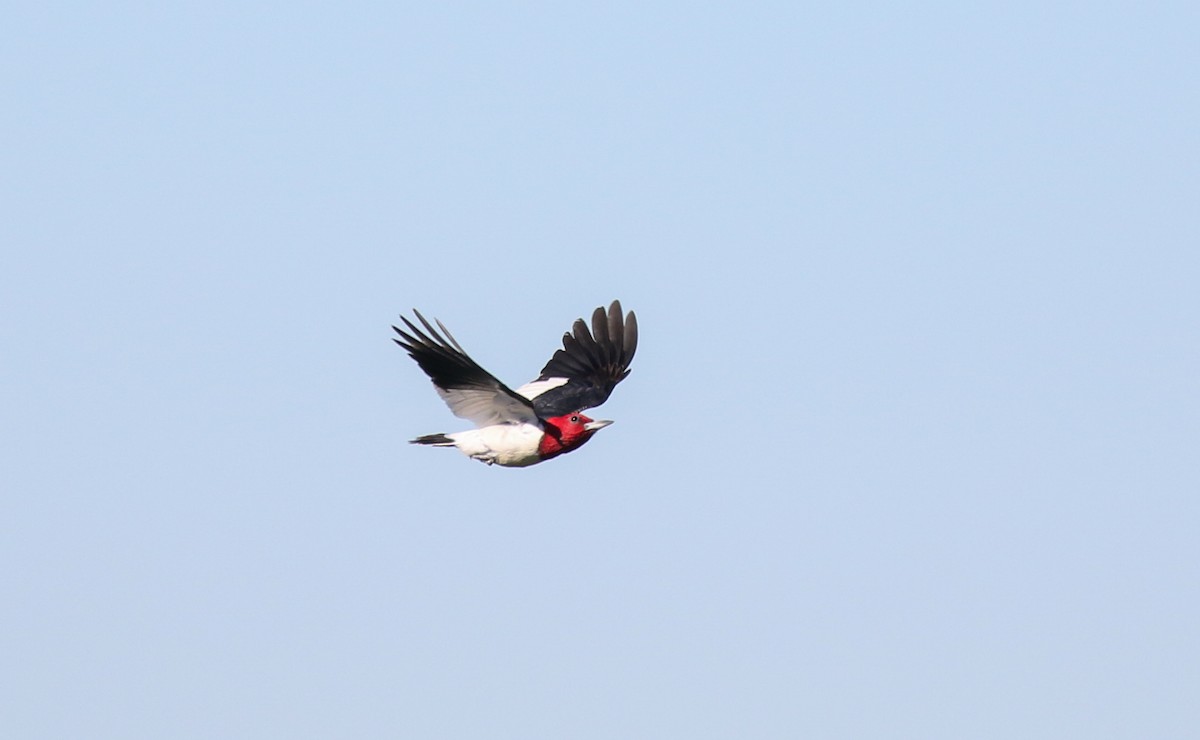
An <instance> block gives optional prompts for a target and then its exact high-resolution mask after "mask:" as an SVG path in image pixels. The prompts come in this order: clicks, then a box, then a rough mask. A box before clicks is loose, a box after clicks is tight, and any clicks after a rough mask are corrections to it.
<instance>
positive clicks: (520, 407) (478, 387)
mask: <svg viewBox="0 0 1200 740" xmlns="http://www.w3.org/2000/svg"><path fill="white" fill-rule="evenodd" d="M413 313H415V314H416V315H417V319H418V320H419V321H420V322H421V325H422V326H424V327H425V331H421V329H419V328H418V327H416V326H414V325H413V323H412V322H411V321H409V320H408V319H407V318H405V317H403V316H401V317H400V320H401V321H403V322H404V324H405V326H407V327H408V331H404V330H403V329H401V328H400V327H398V326H393V327H392V328H393V329H395V330H396V333H397V334H399V335H400V339H392V341H393V342H395V343H396V344H398V345H400V346H401V347H403V348H404V349H406V350H408V354H409V355H411V356H412V358H413V359H414V360H416V361H417V364H418V365H420V366H421V369H422V370H424V371H425V374H426V375H428V376H429V379H430V380H432V381H433V385H434V387H435V388H437V392H438V395H439V396H441V397H442V400H443V401H445V402H446V405H447V406H449V407H450V410H451V411H452V412H454V415H455V416H458V417H461V418H463V419H469V420H471V421H473V422H475V425H476V426H479V427H486V426H491V425H493V424H504V423H509V424H535V425H536V424H540V423H541V422H540V420H539V419H538V417H537V412H535V411H534V409H533V404H532V403H531V402H530V401H529V399H527V398H525V397H523V396H518V395H517V394H516V393H514V392H513V391H512V390H511V389H510V388H509V387H508V386H506V385H504V384H503V383H501V382H500V381H499V380H497V379H496V377H495V376H494V375H492V374H491V373H489V372H488V371H487V370H484V369H483V368H482V367H480V366H479V365H478V364H476V362H475V361H474V360H472V359H471V358H470V357H468V356H467V353H466V352H465V351H463V348H462V347H461V346H459V344H458V342H457V341H456V340H455V339H454V337H453V336H452V335H451V334H450V332H449V331H448V330H447V329H446V327H445V326H442V322H440V321H438V322H437V325H438V328H440V329H441V330H442V332H443V333H444V334H445V335H446V338H443V337H442V335H441V334H439V333H438V331H437V329H434V328H433V327H432V326H430V324H429V322H428V321H426V320H425V317H424V316H422V315H421V312H420V311H417V310H416V309H413ZM447 339H448V340H449V341H447Z"/></svg>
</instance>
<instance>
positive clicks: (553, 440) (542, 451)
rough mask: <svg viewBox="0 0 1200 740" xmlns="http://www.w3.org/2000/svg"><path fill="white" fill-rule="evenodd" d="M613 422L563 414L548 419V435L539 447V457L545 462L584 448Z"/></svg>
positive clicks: (545, 435) (544, 436)
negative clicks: (587, 442) (598, 432)
mask: <svg viewBox="0 0 1200 740" xmlns="http://www.w3.org/2000/svg"><path fill="white" fill-rule="evenodd" d="M609 424H612V422H611V421H605V420H603V419H601V420H600V421H596V420H595V419H589V418H588V417H586V416H584V415H583V414H580V413H575V414H563V415H562V416H555V417H552V418H550V419H546V433H545V434H544V435H543V436H542V441H541V444H539V445H538V455H539V456H541V458H542V459H543V460H545V459H548V458H551V457H555V456H556V455H561V454H562V453H564V452H570V451H571V450H573V449H575V448H577V447H582V446H583V443H584V442H586V441H588V440H589V439H591V438H592V435H593V434H595V433H596V432H597V431H599V430H601V429H603V428H604V427H606V426H608V425H609Z"/></svg>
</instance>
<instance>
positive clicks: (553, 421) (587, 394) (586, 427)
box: [392, 301, 638, 468]
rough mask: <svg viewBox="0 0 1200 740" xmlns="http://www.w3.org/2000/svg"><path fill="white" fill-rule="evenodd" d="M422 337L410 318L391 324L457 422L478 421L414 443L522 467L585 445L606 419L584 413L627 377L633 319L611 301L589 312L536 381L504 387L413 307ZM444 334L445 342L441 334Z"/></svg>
mask: <svg viewBox="0 0 1200 740" xmlns="http://www.w3.org/2000/svg"><path fill="white" fill-rule="evenodd" d="M413 313H415V314H416V315H417V320H418V321H420V322H421V325H422V326H423V327H424V328H425V330H424V331H422V330H421V329H420V328H418V327H417V326H415V325H414V324H413V323H412V322H411V321H409V320H408V319H407V318H405V317H403V316H401V317H400V320H401V321H403V322H404V325H405V326H406V327H408V331H405V330H403V329H401V328H399V327H396V326H393V327H392V328H393V329H395V330H396V333H397V334H399V335H400V338H399V339H393V340H392V341H394V342H395V343H396V344H398V345H400V346H401V347H403V348H404V349H406V350H408V354H409V355H411V356H412V358H413V359H414V360H416V361H417V364H418V365H420V366H421V369H422V370H424V371H425V374H426V375H428V376H429V379H430V380H432V381H433V385H434V387H435V388H437V392H438V395H439V396H441V397H442V400H443V401H445V402H446V405H447V406H449V407H450V410H451V411H452V412H454V415H455V416H458V417H461V418H463V419H467V420H469V421H472V422H475V426H476V428H475V429H470V430H467V431H465V432H455V433H453V434H427V435H425V436H423V437H417V438H416V439H414V440H412V443H413V444H420V445H433V446H434V447H457V448H458V449H459V450H460V451H462V453H463V454H464V455H467V456H469V457H472V458H474V459H476V460H479V461H480V462H484V463H487V464H488V465H492V464H496V465H504V466H506V467H513V468H523V467H526V466H528V465H536V464H537V463H540V462H542V461H543V460H549V459H550V458H552V457H557V456H559V455H562V454H564V453H567V452H570V451H572V450H574V449H577V448H579V447H582V446H583V444H584V443H585V442H587V441H588V440H589V439H591V438H592V435H594V434H595V433H596V432H597V431H598V430H600V429H603V428H604V427H606V426H608V425H609V424H612V422H611V421H604V420H600V421H597V420H595V419H591V418H588V417H587V416H584V415H583V410H584V409H590V408H592V407H593V406H599V405H600V404H602V403H604V402H605V401H606V400H608V397H609V395H610V394H611V393H612V390H613V388H615V387H616V385H617V383H620V382H621V381H622V380H624V379H625V377H626V376H627V375H629V363H630V362H631V361H632V360H633V353H634V351H635V350H637V338H638V330H637V316H635V315H634V313H633V311H630V312H629V314H628V316H625V315H622V313H621V303H620V302H619V301H613V302H612V305H611V306H609V307H608V313H607V314H605V313H604V307H603V306H601V307H600V308H597V309H596V310H595V312H593V313H592V330H591V331H590V332H589V331H588V327H587V324H585V323H583V319H578V320H576V321H575V325H574V326H573V327H572V332H573V334H572V332H567V333H566V334H564V335H563V340H562V341H563V348H562V349H560V350H557V351H556V352H555V353H554V356H553V357H551V358H550V361H549V362H547V363H546V366H545V367H544V368H542V372H541V374H540V375H538V377H537V379H536V380H533V381H531V382H529V383H526V384H525V385H523V386H521V387H520V388H518V389H517V390H516V391H513V390H511V389H509V387H508V386H506V385H504V384H503V383H501V382H500V381H499V380H497V379H496V378H495V376H493V375H492V374H491V373H489V372H488V371H487V370H484V369H483V368H482V367H480V366H479V365H478V364H476V363H475V361H474V360H472V359H471V358H470V357H468V356H467V353H466V352H465V351H464V350H463V348H462V346H460V345H459V343H458V342H457V341H456V340H455V339H454V337H453V336H452V335H451V334H450V332H449V331H448V330H447V329H446V327H445V326H443V325H442V322H440V321H436V319H435V322H436V323H437V325H438V328H439V329H441V330H442V331H441V334H439V333H438V330H437V329H435V328H433V327H432V326H431V325H430V324H429V322H428V321H426V320H425V317H424V316H422V315H421V312H420V311H417V310H416V309H413ZM442 334H444V335H445V337H443V336H442Z"/></svg>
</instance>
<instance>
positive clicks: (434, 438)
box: [408, 434, 454, 447]
mask: <svg viewBox="0 0 1200 740" xmlns="http://www.w3.org/2000/svg"><path fill="white" fill-rule="evenodd" d="M408 443H409V444H410V445H437V446H440V447H445V446H447V445H448V446H450V447H453V446H454V440H452V439H450V438H449V437H447V436H446V435H444V434H426V435H425V436H423V437H417V438H416V439H410V440H408Z"/></svg>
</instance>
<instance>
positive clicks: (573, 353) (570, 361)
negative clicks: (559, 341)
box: [518, 301, 638, 418]
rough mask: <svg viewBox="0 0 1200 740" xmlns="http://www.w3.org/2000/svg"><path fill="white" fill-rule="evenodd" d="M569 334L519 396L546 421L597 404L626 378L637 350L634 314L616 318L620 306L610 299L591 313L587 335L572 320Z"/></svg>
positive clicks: (580, 321)
mask: <svg viewBox="0 0 1200 740" xmlns="http://www.w3.org/2000/svg"><path fill="white" fill-rule="evenodd" d="M572 330H573V332H574V335H573V336H572V333H571V332H568V333H566V334H564V335H563V348H562V349H560V350H558V351H557V352H555V353H554V356H553V357H551V358H550V361H549V362H547V363H546V366H545V367H544V368H542V374H541V375H539V376H538V378H537V380H534V381H533V382H531V383H528V384H526V385H524V386H522V387H521V388H519V389H518V390H519V392H520V393H522V394H523V395H526V396H528V397H529V398H531V399H533V407H534V409H536V410H537V413H538V416H541V417H542V418H549V417H552V416H561V415H563V414H569V413H572V412H574V411H582V410H583V409H589V408H592V407H594V406H599V405H600V404H602V403H604V402H605V401H606V400H608V397H609V395H611V394H612V391H613V388H615V387H616V385H617V383H620V382H621V381H622V380H624V379H625V377H626V376H627V375H629V363H630V362H632V361H633V353H634V352H635V351H636V350H637V339H638V328H637V316H636V315H634V313H633V311H630V312H629V314H628V315H622V313H621V302H620V301H613V302H612V305H611V306H609V307H608V314H607V315H605V313H604V307H603V306H601V307H600V308H597V309H596V310H595V311H594V312H593V313H592V330H591V331H590V332H589V331H588V327H587V324H585V323H583V319H578V320H576V321H575V325H574V326H573V327H572Z"/></svg>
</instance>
